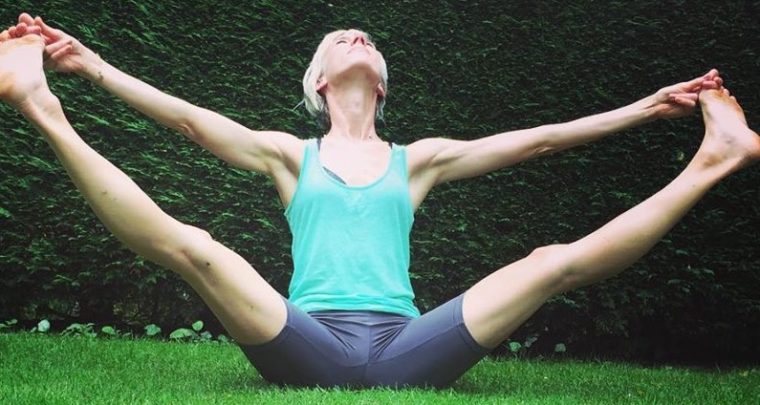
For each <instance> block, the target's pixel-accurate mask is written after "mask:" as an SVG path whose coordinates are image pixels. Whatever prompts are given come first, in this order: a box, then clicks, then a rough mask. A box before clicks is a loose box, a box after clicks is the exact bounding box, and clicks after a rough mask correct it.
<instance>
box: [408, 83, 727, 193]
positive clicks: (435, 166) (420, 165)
mask: <svg viewBox="0 0 760 405" xmlns="http://www.w3.org/2000/svg"><path fill="white" fill-rule="evenodd" d="M721 84H722V79H721V78H720V76H719V75H718V71H717V70H714V69H713V70H711V71H710V72H708V73H707V74H705V75H704V76H700V77H698V78H695V79H693V80H690V81H688V82H682V83H678V84H675V85H672V86H668V87H664V88H662V89H660V90H659V91H657V92H656V93H655V94H653V95H651V96H649V97H645V98H643V99H641V100H639V101H637V102H635V103H633V104H630V105H628V106H625V107H622V108H619V109H616V110H613V111H609V112H606V113H601V114H596V115H592V116H588V117H584V118H580V119H577V120H574V121H570V122H565V123H561V124H550V125H542V126H539V127H536V128H531V129H524V130H518V131H511V132H504V133H500V134H497V135H492V136H489V137H485V138H480V139H475V140H471V141H457V140H452V139H445V138H428V139H423V140H420V141H417V142H415V143H413V144H411V145H409V147H408V151H409V152H408V153H409V167H410V172H409V178H410V182H411V183H412V186H413V187H414V186H415V184H416V183H419V184H417V186H418V187H421V188H422V189H423V190H420V191H423V196H424V194H427V190H424V189H425V188H427V187H433V186H435V185H436V184H440V183H443V182H446V181H451V180H457V179H463V178H468V177H475V176H479V175H482V174H486V173H489V172H491V171H494V170H498V169H501V168H504V167H507V166H511V165H514V164H516V163H519V162H522V161H524V160H529V159H532V158H534V157H537V156H541V155H545V154H548V153H553V152H557V151H560V150H564V149H568V148H571V147H573V146H577V145H582V144H585V143H588V142H592V141H595V140H598V139H601V138H603V137H605V136H607V135H610V134H613V133H615V132H619V131H622V130H624V129H627V128H631V127H634V126H637V125H641V124H644V123H646V122H649V121H652V120H655V119H659V118H675V117H681V116H684V115H687V114H690V113H692V112H693V111H694V108H695V107H696V103H697V99H698V94H699V91H700V90H702V89H704V88H717V87H719V86H720V85H721Z"/></svg>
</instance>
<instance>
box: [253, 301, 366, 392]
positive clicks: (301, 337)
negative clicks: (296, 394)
mask: <svg viewBox="0 0 760 405" xmlns="http://www.w3.org/2000/svg"><path fill="white" fill-rule="evenodd" d="M282 301H283V302H284V304H285V306H286V308H287V321H286V323H285V327H284V328H283V329H282V331H281V332H280V333H279V334H278V335H277V337H275V338H274V340H272V341H271V342H268V343H265V344H261V345H244V344H241V345H240V348H241V349H242V350H243V353H245V355H246V357H248V360H250V362H251V364H252V365H253V366H254V367H255V368H256V369H257V370H258V371H259V373H260V374H261V376H262V377H263V378H264V379H265V380H267V381H269V382H272V383H275V384H282V385H297V386H322V387H333V386H355V385H361V379H362V375H363V370H364V367H365V365H366V362H367V345H366V344H362V342H366V336H360V335H366V334H365V333H361V332H360V331H358V330H357V329H356V328H355V327H350V326H349V327H348V328H347V330H343V331H342V330H340V329H334V328H332V329H331V328H330V327H328V326H326V325H325V324H323V323H321V322H319V321H318V320H317V319H315V318H314V317H312V316H311V315H309V314H307V313H305V312H303V311H302V310H301V309H300V308H298V307H296V306H295V305H293V304H292V303H290V302H289V301H287V300H285V298H282ZM344 332H345V333H344Z"/></svg>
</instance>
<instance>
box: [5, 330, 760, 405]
mask: <svg viewBox="0 0 760 405" xmlns="http://www.w3.org/2000/svg"><path fill="white" fill-rule="evenodd" d="M0 403H3V404H44V403H56V404H59V403H129V404H134V403H137V404H139V403H173V404H180V403H182V404H188V403H199V404H207V403H231V404H242V403H249V404H292V405H295V404H304V403H323V404H383V403H394V404H399V403H414V404H425V403H429V404H433V403H435V404H446V403H451V404H462V403H465V404H480V403H484V404H512V403H514V404H621V403H622V404H628V403H640V404H759V403H760V369H758V368H743V369H732V370H718V369H714V370H709V371H705V370H693V369H685V368H675V367H659V368H645V367H641V366H636V365H630V364H625V363H609V362H577V361H570V360H563V361H537V360H491V359H486V360H484V361H482V362H481V363H480V364H478V365H477V366H476V367H475V368H474V369H473V370H471V371H470V372H469V373H467V374H466V375H465V376H464V377H463V378H462V379H460V380H459V381H458V382H457V383H456V384H455V385H454V386H453V387H451V388H449V389H445V390H432V389H430V390H424V389H400V390H392V389H372V390H347V389H294V388H280V387H277V386H273V385H269V384H267V383H266V382H264V381H263V380H262V379H261V377H259V375H258V373H257V372H256V371H255V370H254V369H253V368H252V367H251V366H250V365H249V364H248V362H247V360H246V359H245V358H244V357H243V355H242V353H241V352H240V350H239V349H238V348H237V347H236V346H234V345H232V344H220V343H197V344H191V343H169V342H162V341H156V340H139V339H138V340H130V339H100V338H99V339H91V338H86V337H76V336H57V335H40V334H31V333H15V334H0Z"/></svg>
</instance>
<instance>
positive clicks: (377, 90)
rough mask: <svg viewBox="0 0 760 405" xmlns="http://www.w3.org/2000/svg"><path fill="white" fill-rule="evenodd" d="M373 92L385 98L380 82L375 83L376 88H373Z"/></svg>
mask: <svg viewBox="0 0 760 405" xmlns="http://www.w3.org/2000/svg"><path fill="white" fill-rule="evenodd" d="M375 92H376V93H377V95H378V96H379V97H380V98H385V88H383V84H382V83H378V84H377V89H375Z"/></svg>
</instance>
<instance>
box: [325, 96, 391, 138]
mask: <svg viewBox="0 0 760 405" xmlns="http://www.w3.org/2000/svg"><path fill="white" fill-rule="evenodd" d="M326 98H327V105H328V106H329V107H328V110H329V112H330V131H329V132H328V133H327V135H326V136H329V137H340V138H346V139H351V140H360V141H364V140H377V139H379V138H378V136H377V132H375V109H376V108H377V93H376V92H375V90H374V89H371V88H367V87H366V86H341V87H332V88H330V89H329V91H327V92H326Z"/></svg>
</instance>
